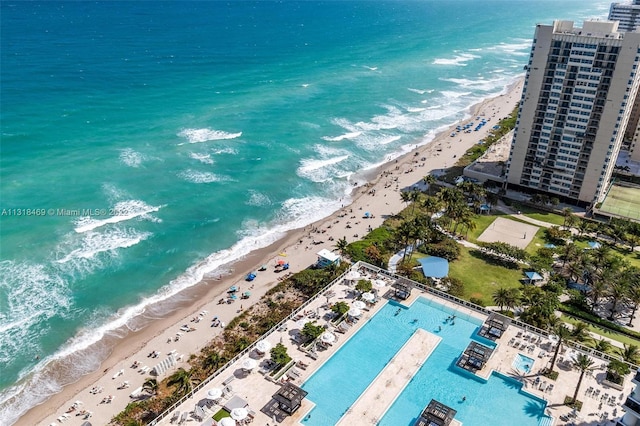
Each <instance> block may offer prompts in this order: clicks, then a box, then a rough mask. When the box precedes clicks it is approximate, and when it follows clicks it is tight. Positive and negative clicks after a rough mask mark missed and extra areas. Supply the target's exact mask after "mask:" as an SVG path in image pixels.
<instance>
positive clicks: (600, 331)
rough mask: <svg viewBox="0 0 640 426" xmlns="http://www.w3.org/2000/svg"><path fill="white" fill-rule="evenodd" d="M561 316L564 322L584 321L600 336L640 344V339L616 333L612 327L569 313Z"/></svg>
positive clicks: (575, 322)
mask: <svg viewBox="0 0 640 426" xmlns="http://www.w3.org/2000/svg"><path fill="white" fill-rule="evenodd" d="M561 318H562V320H563V321H564V322H567V323H569V324H574V325H575V324H577V323H578V322H584V323H586V324H587V325H588V326H589V331H590V332H592V333H594V334H597V335H599V336H603V337H606V338H608V339H611V340H615V341H616V342H620V343H623V344H624V343H626V344H627V345H636V346H640V340H637V339H634V338H632V337H629V336H625V335H624V334H620V333H616V332H614V331H612V330H610V329H605V328H602V327H599V326H597V325H595V324H591V323H588V322H586V321H583V320H581V319H577V318H575V317H572V316H570V315H567V314H562V317H561ZM612 353H614V352H612Z"/></svg>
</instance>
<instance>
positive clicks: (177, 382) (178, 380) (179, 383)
mask: <svg viewBox="0 0 640 426" xmlns="http://www.w3.org/2000/svg"><path fill="white" fill-rule="evenodd" d="M192 375H193V370H189V371H187V370H185V369H184V368H182V367H180V368H178V370H177V371H176V372H175V373H173V374H172V375H171V376H169V380H168V381H167V384H168V385H169V386H175V387H176V390H175V393H176V394H178V395H180V396H183V395H186V394H188V393H189V392H191V390H192V389H193V382H192V378H191V376H192Z"/></svg>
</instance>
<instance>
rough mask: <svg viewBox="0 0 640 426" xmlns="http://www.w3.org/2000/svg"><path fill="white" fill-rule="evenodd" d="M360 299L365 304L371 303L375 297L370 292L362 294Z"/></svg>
mask: <svg viewBox="0 0 640 426" xmlns="http://www.w3.org/2000/svg"><path fill="white" fill-rule="evenodd" d="M362 298H363V299H364V300H366V301H367V302H373V300H374V299H375V298H376V296H374V294H373V293H371V292H366V293H362Z"/></svg>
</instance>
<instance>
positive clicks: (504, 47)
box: [487, 39, 532, 56]
mask: <svg viewBox="0 0 640 426" xmlns="http://www.w3.org/2000/svg"><path fill="white" fill-rule="evenodd" d="M531 42H532V40H527V39H516V40H514V43H500V44H497V45H495V46H491V47H489V48H488V49H487V50H494V51H495V50H497V51H500V52H501V53H508V54H510V55H513V56H528V55H529V53H530V52H531Z"/></svg>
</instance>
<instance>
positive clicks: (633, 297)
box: [627, 277, 640, 326]
mask: <svg viewBox="0 0 640 426" xmlns="http://www.w3.org/2000/svg"><path fill="white" fill-rule="evenodd" d="M634 281H635V283H634V284H633V285H631V286H629V288H628V289H627V292H628V293H627V299H628V302H629V303H630V304H631V315H630V316H629V324H628V325H629V326H631V325H632V323H633V319H634V318H635V316H636V311H637V310H638V306H639V305H640V285H638V282H637V277H636V279H635V280H634Z"/></svg>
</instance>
